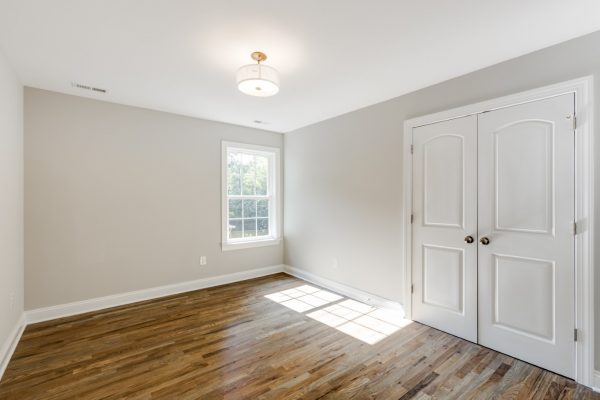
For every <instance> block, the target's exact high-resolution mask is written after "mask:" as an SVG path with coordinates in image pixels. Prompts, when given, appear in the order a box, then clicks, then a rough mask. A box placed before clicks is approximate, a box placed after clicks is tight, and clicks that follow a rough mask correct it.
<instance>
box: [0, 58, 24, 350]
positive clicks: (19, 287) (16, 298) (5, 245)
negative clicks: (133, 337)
mask: <svg viewBox="0 0 600 400" xmlns="http://www.w3.org/2000/svg"><path fill="white" fill-rule="evenodd" d="M22 313H23V86H22V85H21V83H20V82H19V80H18V79H17V77H16V75H15V74H14V72H13V70H12V69H11V67H10V66H9V64H8V61H7V60H6V58H5V57H4V55H3V54H2V52H0V348H2V346H3V344H4V343H5V342H6V341H7V339H10V338H9V335H10V333H11V331H12V330H13V329H14V327H15V325H16V323H17V321H18V320H19V318H20V317H21V314H22ZM2 356H3V354H0V358H1V357H2ZM0 361H1V360H0Z"/></svg>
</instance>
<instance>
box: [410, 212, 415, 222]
mask: <svg viewBox="0 0 600 400" xmlns="http://www.w3.org/2000/svg"><path fill="white" fill-rule="evenodd" d="M413 222H415V214H410V223H411V224H412V223H413Z"/></svg>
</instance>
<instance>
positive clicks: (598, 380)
mask: <svg viewBox="0 0 600 400" xmlns="http://www.w3.org/2000/svg"><path fill="white" fill-rule="evenodd" d="M592 389H593V390H594V391H595V392H598V393H600V371H594V374H593V377H592Z"/></svg>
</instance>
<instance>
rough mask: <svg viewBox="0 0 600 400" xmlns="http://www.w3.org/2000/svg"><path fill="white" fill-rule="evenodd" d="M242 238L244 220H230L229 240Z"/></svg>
mask: <svg viewBox="0 0 600 400" xmlns="http://www.w3.org/2000/svg"><path fill="white" fill-rule="evenodd" d="M241 237H242V220H241V219H230V220H229V238H230V239H236V238H241Z"/></svg>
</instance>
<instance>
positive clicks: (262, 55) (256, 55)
mask: <svg viewBox="0 0 600 400" xmlns="http://www.w3.org/2000/svg"><path fill="white" fill-rule="evenodd" d="M250 57H252V59H253V60H254V61H256V62H257V63H259V64H260V63H261V62H262V61H265V60H266V59H267V55H266V54H265V53H263V52H262V51H255V52H254V53H252V54H250Z"/></svg>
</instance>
